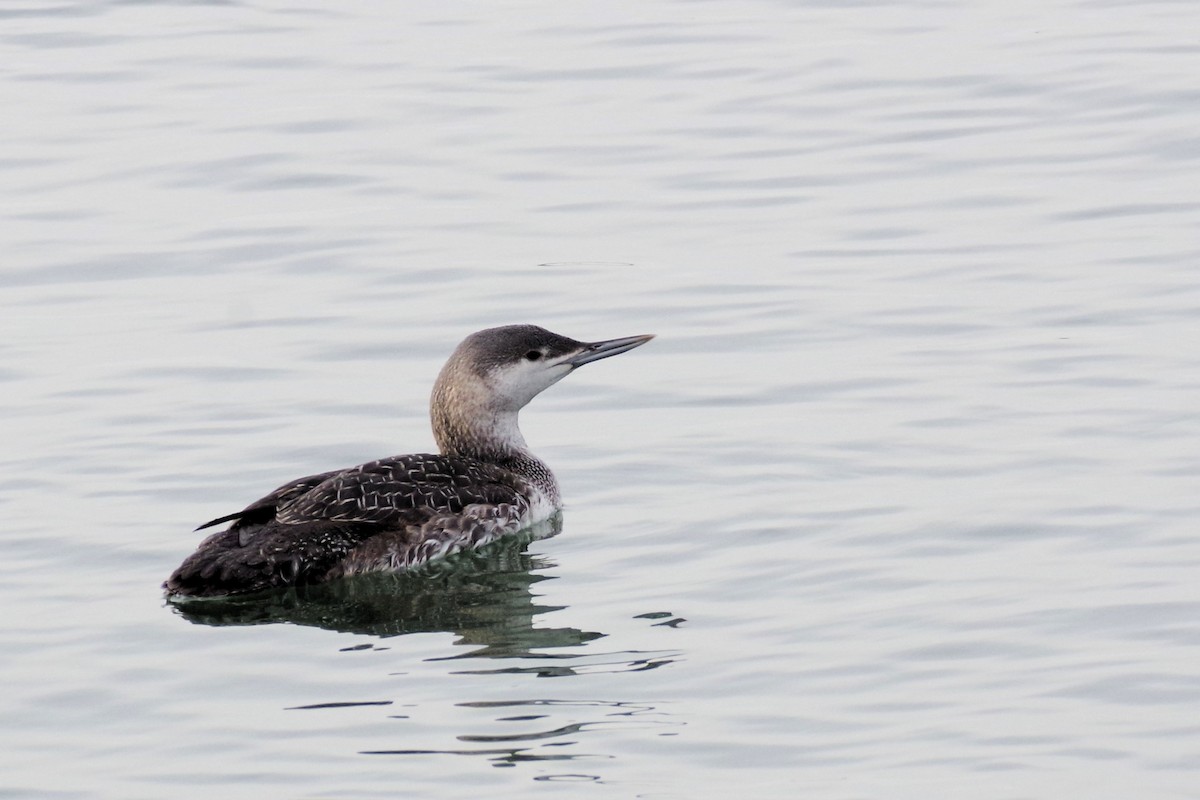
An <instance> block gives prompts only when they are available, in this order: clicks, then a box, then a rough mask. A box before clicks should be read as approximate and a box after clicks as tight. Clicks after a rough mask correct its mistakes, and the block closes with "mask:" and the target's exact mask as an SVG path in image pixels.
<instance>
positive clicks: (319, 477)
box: [196, 469, 344, 531]
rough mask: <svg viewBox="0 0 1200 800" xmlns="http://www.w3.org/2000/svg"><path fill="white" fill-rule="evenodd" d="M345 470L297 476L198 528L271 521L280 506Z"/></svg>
mask: <svg viewBox="0 0 1200 800" xmlns="http://www.w3.org/2000/svg"><path fill="white" fill-rule="evenodd" d="M343 471H344V470H339V469H335V470H333V471H331V472H321V473H318V474H316V475H307V476H305V477H303V478H297V479H296V480H294V481H289V482H287V483H285V484H284V485H283V486H280V487H279V488H278V489H276V490H275V491H273V492H271V493H270V494H268V495H266V496H265V497H261V498H259V499H258V500H255V501H254V502H253V503H251V504H250V505H248V506H246V507H245V508H243V509H242V510H241V511H235V512H233V513H232V514H226V515H225V516H223V517H217V518H216V519H210V520H209V521H208V522H206V523H204V524H203V525H201V526H200V527H198V528H196V530H198V531H202V530H204V529H205V528H211V527H213V526H214V525H220V524H222V523H224V522H235V525H234V527H237V526H238V525H250V524H262V523H265V522H269V521H271V520H272V519H274V518H275V511H276V509H278V508H279V507H280V506H285V505H287V504H289V503H291V502H292V501H293V500H295V499H296V498H297V497H299V496H301V495H303V494H304V493H306V492H308V491H310V490H311V489H313V488H314V487H316V486H319V485H320V484H321V483H322V482H324V481H325V480H328V479H329V478H331V477H333V476H334V475H338V474H340V473H341V472H343Z"/></svg>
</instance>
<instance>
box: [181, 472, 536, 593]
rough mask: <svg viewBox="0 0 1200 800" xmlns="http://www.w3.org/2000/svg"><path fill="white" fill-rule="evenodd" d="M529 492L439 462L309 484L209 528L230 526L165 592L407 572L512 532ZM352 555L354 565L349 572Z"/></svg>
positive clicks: (292, 486) (281, 491)
mask: <svg viewBox="0 0 1200 800" xmlns="http://www.w3.org/2000/svg"><path fill="white" fill-rule="evenodd" d="M526 491H527V487H526V486H525V485H524V482H523V480H522V479H521V478H520V477H518V476H517V475H515V474H513V473H511V472H508V471H507V470H505V469H502V468H500V467H495V466H492V465H489V464H484V463H482V462H477V461H472V460H470V459H461V458H454V457H451V456H441V455H427V454H421V455H409V456H396V457H393V458H385V459H380V460H379V461H372V462H369V463H367V464H362V465H360V466H357V467H353V468H351V469H346V470H338V471H334V472H326V473H321V474H319V475H310V476H307V477H304V478H300V479H298V480H295V481H292V482H291V483H287V484H284V485H283V486H280V487H279V488H278V489H276V490H275V491H273V492H271V493H270V494H268V495H267V496H266V497H263V498H261V499H260V500H256V501H255V502H253V503H251V504H250V505H249V506H247V507H246V508H245V509H243V510H242V511H239V512H238V513H236V514H230V515H228V516H226V517H222V518H219V519H216V520H213V521H212V522H210V523H207V524H206V525H205V526H204V527H207V526H208V525H216V524H219V523H220V522H222V521H228V520H233V525H231V526H230V527H229V529H228V530H224V531H220V532H218V533H214V534H212V535H211V536H209V537H208V538H207V539H205V540H204V541H203V542H202V543H201V544H200V547H199V548H198V549H197V550H196V552H194V553H193V554H192V555H191V556H189V557H188V558H187V559H185V560H184V562H183V564H181V565H180V567H179V568H178V569H177V570H176V571H175V572H174V574H172V576H171V577H170V578H169V579H168V580H167V583H166V588H167V590H168V591H170V592H172V593H178V594H182V595H192V596H212V595H224V594H236V593H243V592H253V591H259V590H262V589H267V588H270V587H273V586H282V585H286V584H292V583H297V582H301V581H305V580H309V579H312V578H317V579H320V578H322V577H324V576H327V575H332V574H333V573H331V572H330V571H331V570H334V569H335V568H337V569H339V570H341V574H352V573H354V572H360V571H369V570H373V569H379V568H389V569H402V568H405V567H407V566H411V565H414V564H418V563H422V562H424V561H426V560H428V559H429V558H433V557H437V556H439V555H445V554H446V553H449V552H454V551H455V550H458V549H462V548H464V547H475V546H479V545H480V544H483V543H485V542H487V541H490V540H491V539H493V538H495V537H496V536H498V535H500V534H502V533H504V532H507V531H509V530H516V528H517V527H518V526H519V522H520V519H521V517H522V514H523V512H524V511H525V509H527V508H528V503H527V501H526V500H525V492H526ZM360 548H365V549H360ZM352 553H353V554H357V558H356V559H355V560H354V563H353V564H343V559H345V558H347V557H348V556H350V555H351V554H352ZM339 565H340V566H339Z"/></svg>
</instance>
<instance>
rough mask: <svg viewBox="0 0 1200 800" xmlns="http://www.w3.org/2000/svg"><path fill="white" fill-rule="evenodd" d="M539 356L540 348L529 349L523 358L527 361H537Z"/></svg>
mask: <svg viewBox="0 0 1200 800" xmlns="http://www.w3.org/2000/svg"><path fill="white" fill-rule="evenodd" d="M541 357H542V351H541V350H530V351H529V352H528V353H526V354H525V358H526V360H528V361H537V360H538V359H539V358H541Z"/></svg>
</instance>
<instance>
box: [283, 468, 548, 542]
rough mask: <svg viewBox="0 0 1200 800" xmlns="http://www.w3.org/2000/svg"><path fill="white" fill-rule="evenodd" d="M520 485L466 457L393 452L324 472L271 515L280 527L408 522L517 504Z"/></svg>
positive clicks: (513, 477)
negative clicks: (432, 515) (469, 508)
mask: <svg viewBox="0 0 1200 800" xmlns="http://www.w3.org/2000/svg"><path fill="white" fill-rule="evenodd" d="M526 489H527V487H525V486H524V482H523V481H522V480H521V478H519V477H518V476H516V475H514V474H513V473H511V472H509V471H508V470H505V469H502V468H500V467H495V466H492V465H490V464H484V463H482V462H478V461H473V460H471V459H464V458H455V457H453V456H442V455H433V454H428V453H421V454H416V455H405V456H394V457H392V458H384V459H380V460H378V461H371V462H368V463H366V464H362V465H359V466H357V467H354V468H352V469H347V470H342V471H340V472H336V473H333V474H330V475H328V476H327V477H325V479H324V480H322V481H320V482H319V483H317V484H315V485H311V486H309V487H308V488H307V489H306V490H305V491H303V492H298V493H293V494H290V495H288V496H287V498H286V499H285V500H283V501H281V502H279V503H278V505H277V507H276V510H275V519H276V520H277V521H278V522H280V523H282V524H284V525H297V524H301V523H305V522H315V521H318V520H321V521H328V522H368V523H370V522H374V523H384V524H411V523H412V522H414V521H417V520H419V519H421V518H423V517H426V516H427V515H428V514H429V512H431V511H432V512H449V513H458V512H461V511H462V510H463V509H464V508H465V507H467V506H469V505H476V504H485V505H499V504H502V503H509V504H513V503H518V504H523V495H524V493H525V491H524V490H526ZM277 491H278V490H277ZM265 499H266V498H264V500H265ZM260 502H261V501H260Z"/></svg>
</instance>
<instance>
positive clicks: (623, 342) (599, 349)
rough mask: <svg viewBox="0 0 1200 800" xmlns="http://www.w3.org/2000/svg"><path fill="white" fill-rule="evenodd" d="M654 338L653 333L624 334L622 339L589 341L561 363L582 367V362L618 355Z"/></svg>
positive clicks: (586, 362)
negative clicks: (575, 353)
mask: <svg viewBox="0 0 1200 800" xmlns="http://www.w3.org/2000/svg"><path fill="white" fill-rule="evenodd" d="M653 338H654V334H652V333H650V334H643V335H641V336H626V337H625V338H624V339H609V340H608V341H604V342H591V343H590V344H586V345H584V346H583V349H582V350H581V351H580V352H579V353H578V354H577V355H573V356H569V357H567V358H566V359H565V360H564V361H563V363H564V364H569V365H570V366H572V367H582V366H583V365H584V364H590V363H592V362H593V361H599V360H600V359H602V358H608V357H609V356H615V355H620V354H621V353H625V352H628V351H630V350H632V349H633V348H635V347H639V346H641V345H643V344H645V343H646V342H648V341H650V340H651V339H653Z"/></svg>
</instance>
